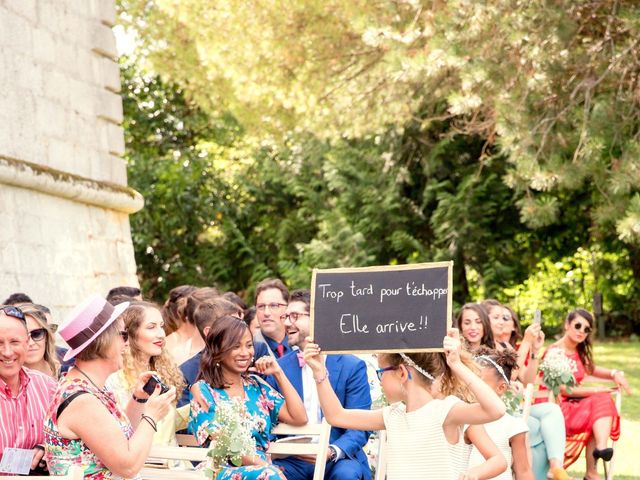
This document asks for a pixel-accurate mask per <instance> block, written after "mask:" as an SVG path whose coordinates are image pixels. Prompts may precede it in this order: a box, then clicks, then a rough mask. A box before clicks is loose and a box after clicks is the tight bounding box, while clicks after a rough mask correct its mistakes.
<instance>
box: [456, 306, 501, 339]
mask: <svg viewBox="0 0 640 480" xmlns="http://www.w3.org/2000/svg"><path fill="white" fill-rule="evenodd" d="M465 310H472V311H474V312H476V313H477V314H478V317H480V321H481V322H482V338H481V339H480V345H484V346H487V347H489V348H491V349H494V348H496V342H495V341H494V340H493V332H492V331H491V322H490V321H489V315H488V314H487V311H486V310H485V308H484V307H483V306H482V305H480V304H479V303H465V304H464V305H463V306H462V308H461V309H460V311H459V312H458V316H457V318H456V325H457V326H458V330H460V335H462V313H463V312H464V311H465ZM464 342H465V344H466V339H465V340H464Z"/></svg>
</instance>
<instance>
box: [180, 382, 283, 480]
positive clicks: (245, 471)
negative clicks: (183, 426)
mask: <svg viewBox="0 0 640 480" xmlns="http://www.w3.org/2000/svg"><path fill="white" fill-rule="evenodd" d="M243 382H244V395H245V398H244V405H245V407H246V410H247V413H248V415H250V416H251V417H252V418H253V420H254V422H255V425H256V427H255V428H254V430H253V432H252V436H253V438H254V440H255V441H256V455H257V456H259V457H260V458H261V459H262V460H266V458H267V454H266V451H267V448H268V447H269V436H270V434H271V429H272V428H273V426H274V425H275V424H276V423H278V414H279V412H280V408H281V407H282V404H283V403H284V398H283V397H282V395H280V394H279V393H278V392H277V391H276V390H274V389H273V388H272V387H271V386H269V385H267V384H266V383H265V382H264V381H262V380H259V379H258V377H256V376H255V375H249V376H247V377H244V378H243ZM194 388H197V389H198V390H199V392H200V394H201V395H202V397H203V399H204V401H205V402H206V403H207V405H208V408H207V409H203V408H202V407H201V406H200V404H199V403H198V402H196V401H193V400H192V401H191V420H190V422H189V430H190V431H191V432H192V433H193V434H194V435H195V436H196V439H197V440H198V443H199V444H200V445H205V446H208V445H209V432H208V430H215V429H216V427H217V424H216V422H215V420H214V419H215V414H216V406H217V405H219V404H220V403H221V402H225V401H230V400H231V398H230V397H229V394H228V393H227V392H226V391H225V390H224V389H223V388H212V387H211V386H210V385H208V384H207V383H206V382H205V381H204V380H200V381H199V382H197V383H196V384H195V385H194ZM282 478H284V477H283V476H282V474H281V472H280V470H279V469H278V467H276V466H275V465H268V466H258V465H246V466H243V467H232V466H228V467H225V468H223V469H222V470H221V471H220V472H219V473H218V475H217V476H216V480H279V479H282Z"/></svg>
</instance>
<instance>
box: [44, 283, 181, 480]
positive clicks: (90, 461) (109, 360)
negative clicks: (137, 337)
mask: <svg viewBox="0 0 640 480" xmlns="http://www.w3.org/2000/svg"><path fill="white" fill-rule="evenodd" d="M127 306H128V303H126V302H125V303H123V304H120V305H118V306H116V307H114V306H112V305H111V304H110V303H109V302H107V301H106V300H105V299H104V298H101V297H99V296H98V295H93V296H91V297H90V298H88V299H87V300H85V301H84V302H83V303H82V304H80V305H79V306H77V307H76V308H75V309H74V310H73V312H72V313H71V314H70V315H69V317H68V319H67V321H66V322H65V323H64V324H63V325H62V326H61V327H60V330H59V333H60V335H61V336H62V338H63V339H64V340H65V341H66V342H67V344H68V345H69V347H70V348H69V351H68V352H67V353H66V355H65V358H64V359H65V361H66V360H68V359H70V358H73V357H75V359H76V362H75V366H74V367H73V368H71V369H70V370H69V372H68V373H67V375H66V376H65V377H63V378H62V379H61V380H60V383H59V384H58V388H57V390H56V393H55V395H54V399H53V401H52V404H51V406H50V408H49V411H48V413H47V417H46V418H45V424H44V437H45V459H46V461H47V465H48V468H49V472H50V473H51V474H52V475H65V474H66V473H67V472H68V470H69V467H71V466H72V465H80V466H82V467H83V469H84V477H85V478H93V479H103V478H112V477H114V476H120V477H125V478H131V477H135V476H136V475H137V474H138V472H139V471H140V469H141V468H142V466H143V465H144V462H145V460H146V459H147V456H148V455H149V450H150V449H151V442H152V440H153V435H154V433H155V432H156V430H157V424H158V422H159V421H161V420H162V419H163V418H164V417H165V416H166V415H167V413H168V412H169V410H170V408H171V405H172V404H173V402H174V400H175V396H176V391H175V388H174V387H172V388H171V389H170V390H169V391H168V392H167V393H164V394H160V387H159V386H158V387H156V390H155V392H154V393H153V395H151V396H149V395H148V394H147V393H145V392H144V391H143V386H144V385H145V383H146V382H147V381H148V380H149V378H150V377H151V375H152V373H151V372H144V373H142V374H141V375H140V376H139V377H138V379H137V381H136V384H135V387H134V389H133V395H132V396H131V398H130V399H129V401H128V402H127V405H126V407H125V408H124V409H122V408H120V407H119V406H118V404H117V402H116V399H115V396H114V395H113V392H111V391H110V390H109V389H108V388H107V387H106V386H105V383H106V380H107V377H108V376H109V375H111V374H112V373H115V372H117V371H118V370H120V369H121V368H122V366H123V355H124V352H125V349H126V347H127V345H128V332H127V331H126V330H125V328H124V321H123V319H122V318H121V314H122V312H124V310H125V309H126V308H127ZM134 396H135V397H136V398H138V399H145V400H146V402H145V403H138V402H137V401H136V400H135V399H134V398H133V397H134ZM88 419H90V421H88Z"/></svg>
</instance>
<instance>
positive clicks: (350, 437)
mask: <svg viewBox="0 0 640 480" xmlns="http://www.w3.org/2000/svg"><path fill="white" fill-rule="evenodd" d="M297 353H298V352H297V351H295V350H294V351H292V352H290V353H288V354H285V355H284V356H283V357H282V358H279V359H278V363H279V364H280V367H282V370H283V372H284V374H285V375H286V376H287V378H288V379H289V381H290V382H291V384H292V385H293V387H294V388H295V389H296V391H297V392H298V395H300V398H304V393H303V389H302V369H301V368H300V365H299V363H298V355H297ZM326 367H327V371H328V372H329V382H330V383H331V386H332V387H333V391H334V392H336V396H337V397H338V399H339V400H340V403H341V404H342V406H343V407H344V408H357V409H362V410H369V409H370V408H371V392H370V390H369V382H368V379H367V367H366V365H365V363H364V362H363V361H362V360H360V359H359V358H357V357H355V356H353V355H327V363H326ZM267 382H268V383H269V384H270V385H271V386H272V387H274V388H275V389H276V390H278V391H280V387H279V386H278V383H277V382H276V381H275V378H273V377H272V376H269V377H267ZM369 435H370V432H363V431H361V430H345V429H344V428H336V427H332V428H331V436H330V438H329V443H330V444H331V445H336V446H337V447H338V448H340V450H342V451H343V452H344V454H345V455H346V457H347V458H351V459H354V460H357V461H358V462H359V463H360V467H361V469H362V474H363V476H364V478H365V479H367V480H369V479H371V470H370V469H369V463H368V461H367V456H366V454H365V453H364V451H363V450H362V448H363V447H364V446H365V445H366V444H367V441H368V440H369Z"/></svg>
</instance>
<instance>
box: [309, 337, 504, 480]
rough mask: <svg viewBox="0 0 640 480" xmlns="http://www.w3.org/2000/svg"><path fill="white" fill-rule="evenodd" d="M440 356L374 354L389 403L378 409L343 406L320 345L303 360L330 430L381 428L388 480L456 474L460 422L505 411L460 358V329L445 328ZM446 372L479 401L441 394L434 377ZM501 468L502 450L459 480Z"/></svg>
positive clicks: (461, 451) (462, 465) (460, 461)
mask: <svg viewBox="0 0 640 480" xmlns="http://www.w3.org/2000/svg"><path fill="white" fill-rule="evenodd" d="M442 346H443V348H444V352H445V353H444V354H442V353H431V352H429V353H409V354H404V353H399V354H395V353H394V354H381V355H378V366H379V367H380V368H379V369H378V371H377V373H378V376H379V377H380V380H381V383H382V389H383V391H384V394H385V396H386V397H387V399H388V400H389V401H390V402H392V404H391V405H389V406H387V407H385V408H383V409H381V410H353V409H349V410H346V409H344V408H343V407H342V405H341V404H340V402H339V401H338V399H337V398H336V395H335V393H334V392H333V390H332V389H331V385H330V384H329V382H328V381H326V380H327V378H328V374H327V370H326V368H325V366H324V362H323V360H322V358H321V357H320V347H319V346H318V345H317V344H314V343H311V339H309V343H307V345H306V347H305V349H304V357H305V360H306V362H307V365H309V367H311V369H312V370H313V372H314V378H315V380H316V383H317V389H318V397H319V399H320V404H321V406H322V411H323V412H324V415H325V417H326V419H327V421H328V422H329V423H330V424H331V425H334V426H336V427H341V428H351V429H357V430H386V431H387V443H388V463H387V478H388V480H398V479H406V478H423V479H430V478H433V479H438V480H440V479H456V480H457V479H458V478H459V473H460V471H462V470H466V463H467V458H466V457H465V452H466V449H465V446H464V442H463V440H462V436H463V427H464V425H467V424H471V425H477V424H483V423H487V422H492V421H494V420H497V419H499V418H500V417H502V416H503V415H504V413H505V406H504V404H503V403H502V401H501V400H500V397H498V395H496V393H495V392H494V391H493V390H492V389H491V388H490V387H489V386H488V385H487V384H485V383H484V382H483V381H482V380H481V379H480V378H479V377H478V376H477V375H475V374H474V373H473V372H472V371H471V370H470V369H469V368H467V367H466V366H465V365H464V364H463V362H462V360H461V358H460V352H461V349H462V347H461V344H460V338H459V333H458V330H457V329H455V328H452V329H449V332H448V334H447V336H446V337H445V338H444V340H443V345H442ZM441 375H442V377H443V378H448V377H451V378H452V379H453V380H454V382H456V383H458V384H459V385H461V386H466V387H468V389H469V390H470V391H471V392H472V393H473V394H474V395H475V397H476V398H477V399H478V403H472V404H469V403H465V402H463V401H462V400H460V399H459V398H458V397H455V396H452V395H450V396H447V397H445V398H439V397H440V392H439V391H438V388H437V387H436V386H435V385H436V384H439V383H440V382H437V381H436V377H440V376H441ZM506 467H507V465H506V462H505V460H504V458H502V456H500V455H496V456H495V457H491V458H490V459H489V460H488V461H487V462H485V463H484V464H483V465H481V466H479V467H476V468H474V469H472V470H469V471H468V472H466V473H464V474H462V476H461V477H460V478H465V479H467V478H468V479H479V478H492V477H495V476H496V475H499V474H500V473H502V472H504V471H505V469H506Z"/></svg>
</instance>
